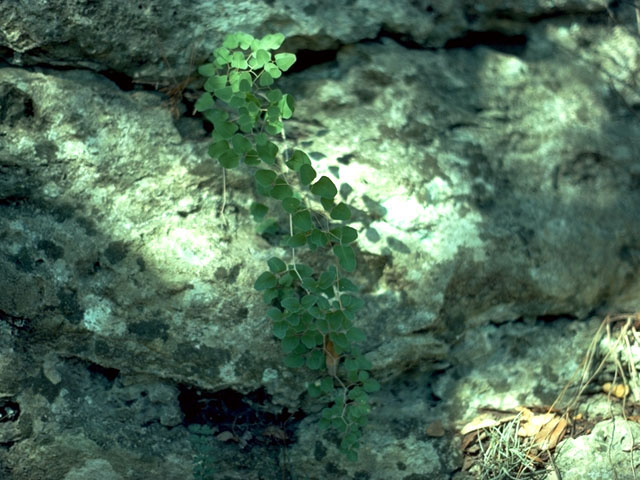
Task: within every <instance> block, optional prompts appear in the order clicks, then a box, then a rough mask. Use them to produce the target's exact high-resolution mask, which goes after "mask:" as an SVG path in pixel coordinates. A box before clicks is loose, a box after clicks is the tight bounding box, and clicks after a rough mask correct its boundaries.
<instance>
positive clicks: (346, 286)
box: [338, 277, 359, 292]
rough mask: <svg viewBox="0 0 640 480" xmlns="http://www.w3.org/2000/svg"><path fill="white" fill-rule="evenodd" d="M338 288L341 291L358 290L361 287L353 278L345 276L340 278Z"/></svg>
mask: <svg viewBox="0 0 640 480" xmlns="http://www.w3.org/2000/svg"><path fill="white" fill-rule="evenodd" d="M338 290H339V291H341V292H357V291H358V290H359V288H358V286H357V285H356V284H355V283H353V282H352V281H351V280H349V279H348V278H345V277H343V278H341V279H340V280H338Z"/></svg>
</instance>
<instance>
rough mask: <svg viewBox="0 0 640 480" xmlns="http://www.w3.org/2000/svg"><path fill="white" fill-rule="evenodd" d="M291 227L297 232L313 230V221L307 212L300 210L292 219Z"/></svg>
mask: <svg viewBox="0 0 640 480" xmlns="http://www.w3.org/2000/svg"><path fill="white" fill-rule="evenodd" d="M292 223H293V227H294V229H295V230H297V231H301V232H307V231H309V230H311V229H312V228H313V220H312V219H311V213H310V212H309V210H302V211H300V212H298V213H296V214H294V215H293V217H292Z"/></svg>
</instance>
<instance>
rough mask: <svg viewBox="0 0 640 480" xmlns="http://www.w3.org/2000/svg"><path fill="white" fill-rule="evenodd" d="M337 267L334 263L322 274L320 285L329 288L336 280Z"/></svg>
mask: <svg viewBox="0 0 640 480" xmlns="http://www.w3.org/2000/svg"><path fill="white" fill-rule="evenodd" d="M336 273H337V272H336V268H335V267H334V266H333V265H332V266H330V267H329V268H327V270H325V271H324V272H322V274H320V278H319V279H318V286H319V287H320V288H322V289H323V290H324V289H326V288H329V287H330V286H331V285H333V282H335V281H336Z"/></svg>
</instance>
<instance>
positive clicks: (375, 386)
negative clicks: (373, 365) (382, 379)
mask: <svg viewBox="0 0 640 480" xmlns="http://www.w3.org/2000/svg"><path fill="white" fill-rule="evenodd" d="M362 388H364V391H365V392H367V393H373V392H377V391H378V390H380V384H379V383H378V381H377V380H375V379H374V378H369V379H367V380H365V381H364V382H363V383H362Z"/></svg>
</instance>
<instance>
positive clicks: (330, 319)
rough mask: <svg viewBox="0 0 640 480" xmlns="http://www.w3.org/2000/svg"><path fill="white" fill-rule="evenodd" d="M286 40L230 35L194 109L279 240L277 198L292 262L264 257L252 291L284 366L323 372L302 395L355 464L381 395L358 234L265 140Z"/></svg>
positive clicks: (216, 154)
mask: <svg viewBox="0 0 640 480" xmlns="http://www.w3.org/2000/svg"><path fill="white" fill-rule="evenodd" d="M283 42H284V35H282V34H280V33H276V34H272V35H266V36H265V37H263V38H261V39H256V38H253V37H252V36H251V35H248V34H246V33H235V34H232V35H228V36H227V37H226V38H225V40H224V42H223V44H222V46H221V47H219V48H216V49H215V50H214V52H213V55H212V57H211V59H210V61H209V62H208V63H205V64H204V65H201V66H200V67H199V68H198V72H199V73H200V74H201V75H202V76H203V77H205V79H206V80H205V83H204V90H205V92H204V93H203V94H202V96H201V97H200V98H199V99H198V101H197V102H196V104H195V109H196V111H198V112H201V113H202V114H203V116H204V118H205V119H206V120H207V121H209V122H210V123H211V124H212V125H213V133H212V142H211V145H210V146H209V150H208V153H209V156H210V157H211V158H212V159H214V160H217V161H218V162H219V163H220V165H221V166H222V167H223V168H226V169H232V168H237V167H239V166H240V165H242V164H244V165H246V166H247V168H248V169H249V171H250V172H251V173H252V175H253V178H254V180H255V187H256V191H257V193H258V194H259V195H262V196H263V197H265V200H264V202H265V203H262V202H256V203H254V204H253V205H252V206H251V215H252V216H253V218H254V220H255V221H256V222H259V226H258V231H259V232H261V233H263V232H269V233H275V232H277V231H278V228H279V227H278V221H277V220H276V219H274V218H271V217H267V213H268V212H269V207H268V206H267V204H266V203H273V202H274V201H277V202H276V203H277V204H278V205H280V206H281V208H282V212H283V213H284V215H285V217H287V221H286V228H284V230H285V231H286V230H288V235H286V236H284V237H283V238H282V239H281V241H280V246H283V247H287V248H290V249H291V256H290V257H289V259H281V258H277V257H272V258H270V259H269V260H268V261H267V266H268V270H266V271H264V272H262V273H261V274H260V275H259V276H258V277H257V279H256V280H255V283H254V287H255V289H256V290H258V291H260V292H262V295H263V300H264V302H265V303H266V304H267V306H268V310H267V316H268V317H269V319H270V320H271V322H272V324H271V325H272V333H273V335H274V336H275V337H276V338H277V339H279V340H280V347H281V350H282V354H283V362H284V364H285V365H286V366H288V367H290V368H301V367H306V368H308V369H309V370H311V371H314V372H318V373H319V374H320V373H321V372H322V371H323V370H325V373H324V374H320V375H319V377H318V379H317V380H316V381H315V382H313V383H311V384H309V385H308V388H307V390H308V393H309V395H310V396H311V397H313V398H318V399H319V400H322V401H325V402H327V407H326V408H324V410H323V411H322V417H321V419H320V427H321V428H332V429H334V430H336V431H337V432H338V433H339V434H340V449H341V451H342V452H343V453H344V454H345V455H346V456H347V457H348V458H350V459H354V460H355V459H356V458H357V450H358V447H359V440H360V437H361V436H362V429H363V428H364V426H365V425H366V423H367V416H368V413H369V398H368V394H369V393H373V392H375V391H377V390H378V389H379V388H380V385H379V384H378V382H377V381H376V380H375V379H373V378H372V377H371V375H370V373H369V370H370V369H371V363H370V362H369V361H368V360H367V359H366V358H365V357H364V356H363V355H362V353H361V352H360V350H359V349H358V347H357V344H359V343H362V342H364V341H365V334H364V332H363V330H362V329H360V328H358V327H356V326H354V325H353V321H354V320H355V318H356V315H357V312H358V311H359V310H360V309H361V308H362V307H363V304H364V302H363V301H362V300H361V299H360V298H359V297H358V296H357V291H358V288H357V286H356V285H355V284H354V283H353V282H352V281H351V280H349V279H348V278H347V277H346V274H347V273H351V272H354V271H355V269H356V266H357V265H356V263H357V262H356V254H355V250H354V248H353V246H352V244H353V242H355V241H356V240H357V238H358V233H357V231H356V230H355V229H354V228H352V227H349V226H348V225H346V224H345V222H347V221H349V220H350V219H351V209H350V208H349V207H348V206H347V205H346V204H345V203H343V202H339V203H336V201H335V200H334V199H335V197H336V195H337V194H338V189H337V187H336V185H335V184H334V183H333V181H332V180H331V179H330V178H329V177H328V176H324V175H323V176H320V177H319V178H318V175H317V172H316V170H315V169H314V168H313V166H312V164H311V160H310V159H309V156H308V155H307V154H306V153H305V152H303V151H302V150H293V152H292V153H289V152H288V151H284V152H281V151H280V150H279V148H278V145H277V144H276V143H274V142H273V141H272V140H271V139H273V138H274V137H276V136H280V137H282V138H284V125H283V120H286V119H288V118H291V116H292V115H293V113H294V111H295V101H294V99H293V97H292V96H291V95H289V94H286V93H283V92H282V91H280V90H279V89H278V88H275V87H274V83H275V82H274V81H275V80H276V79H278V78H279V77H281V76H282V73H283V72H286V71H287V70H289V68H291V66H292V65H293V64H294V63H295V61H296V56H295V55H294V54H292V53H285V52H278V53H275V54H274V53H272V52H273V51H274V50H277V49H279V48H280V47H281V45H282V43H283ZM268 199H271V200H268ZM282 230H283V229H280V230H279V231H282ZM304 247H306V248H308V249H309V250H318V249H324V250H325V251H326V253H327V254H328V255H329V256H330V257H331V256H333V261H331V262H330V263H329V266H328V267H327V268H326V269H325V270H324V271H320V272H316V271H314V270H313V269H312V268H311V267H310V266H308V265H305V264H303V263H299V262H298V261H297V260H296V259H297V258H300V255H297V254H296V253H295V252H296V250H297V249H301V248H304Z"/></svg>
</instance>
